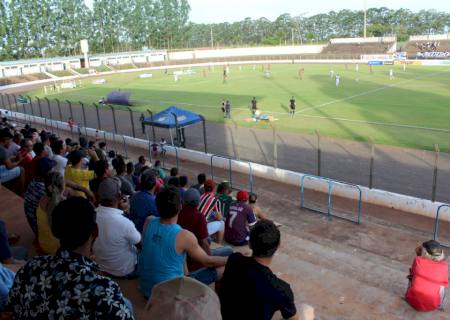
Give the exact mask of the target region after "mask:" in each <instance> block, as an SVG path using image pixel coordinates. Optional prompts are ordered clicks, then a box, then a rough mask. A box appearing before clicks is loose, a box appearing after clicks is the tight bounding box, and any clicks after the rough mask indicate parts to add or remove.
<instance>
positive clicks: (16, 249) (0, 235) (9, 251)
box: [0, 220, 28, 266]
mask: <svg viewBox="0 0 450 320" xmlns="http://www.w3.org/2000/svg"><path fill="white" fill-rule="evenodd" d="M27 257H28V252H27V249H25V248H24V247H20V246H10V244H9V237H8V233H7V231H6V226H5V222H3V221H2V220H0V263H3V264H5V265H8V266H10V265H16V264H17V265H22V264H24V263H25V261H24V260H25V259H26V258H27Z"/></svg>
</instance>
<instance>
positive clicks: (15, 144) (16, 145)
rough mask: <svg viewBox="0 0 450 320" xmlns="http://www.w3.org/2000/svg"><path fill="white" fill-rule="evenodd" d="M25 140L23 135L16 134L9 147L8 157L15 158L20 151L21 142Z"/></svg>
mask: <svg viewBox="0 0 450 320" xmlns="http://www.w3.org/2000/svg"><path fill="white" fill-rule="evenodd" d="M23 139H24V137H23V135H22V134H21V133H15V134H14V136H13V138H12V141H11V143H10V144H9V146H8V149H7V150H8V151H7V152H8V154H7V157H8V158H11V157H15V156H16V154H17V152H18V151H19V149H20V142H21V141H22V140H23Z"/></svg>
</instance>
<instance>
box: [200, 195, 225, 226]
mask: <svg viewBox="0 0 450 320" xmlns="http://www.w3.org/2000/svg"><path fill="white" fill-rule="evenodd" d="M197 209H198V211H200V212H201V213H202V214H203V215H204V216H205V218H206V221H207V222H212V221H215V220H216V219H215V214H216V213H220V203H219V202H218V201H217V198H216V196H215V195H214V192H208V193H205V194H203V195H202V196H201V197H200V203H199V204H198V207H197Z"/></svg>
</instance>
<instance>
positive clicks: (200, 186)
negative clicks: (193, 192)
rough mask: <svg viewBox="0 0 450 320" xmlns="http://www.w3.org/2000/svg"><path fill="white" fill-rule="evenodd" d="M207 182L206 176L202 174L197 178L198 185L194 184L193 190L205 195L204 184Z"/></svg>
mask: <svg viewBox="0 0 450 320" xmlns="http://www.w3.org/2000/svg"><path fill="white" fill-rule="evenodd" d="M205 181H206V174H204V173H200V174H199V175H198V176H197V184H194V185H193V186H192V188H194V189H197V190H198V191H199V192H200V194H204V193H205V188H204V187H203V184H204V183H205Z"/></svg>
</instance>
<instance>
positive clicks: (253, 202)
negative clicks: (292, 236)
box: [248, 193, 269, 220]
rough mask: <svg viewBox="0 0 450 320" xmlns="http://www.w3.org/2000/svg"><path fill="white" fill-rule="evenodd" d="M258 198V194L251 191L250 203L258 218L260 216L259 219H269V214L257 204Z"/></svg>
mask: <svg viewBox="0 0 450 320" xmlns="http://www.w3.org/2000/svg"><path fill="white" fill-rule="evenodd" d="M256 200H258V196H257V195H256V193H250V195H249V197H248V204H249V205H250V207H251V208H252V210H253V213H254V214H255V216H256V218H258V219H259V220H267V219H269V217H268V216H267V214H265V213H264V212H263V211H262V210H261V208H260V207H258V206H257V205H256Z"/></svg>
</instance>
